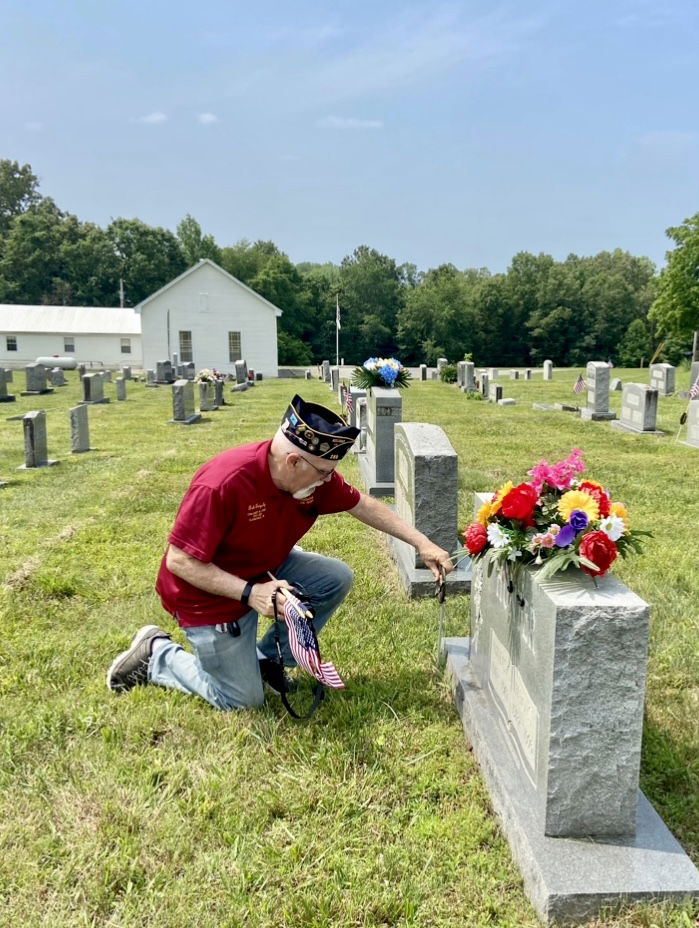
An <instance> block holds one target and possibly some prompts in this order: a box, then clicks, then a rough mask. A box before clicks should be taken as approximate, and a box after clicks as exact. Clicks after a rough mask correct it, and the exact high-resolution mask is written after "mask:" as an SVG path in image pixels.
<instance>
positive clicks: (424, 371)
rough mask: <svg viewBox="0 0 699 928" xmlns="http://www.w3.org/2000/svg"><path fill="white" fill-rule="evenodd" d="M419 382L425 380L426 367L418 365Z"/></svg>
mask: <svg viewBox="0 0 699 928" xmlns="http://www.w3.org/2000/svg"><path fill="white" fill-rule="evenodd" d="M420 380H427V365H426V364H421V365H420Z"/></svg>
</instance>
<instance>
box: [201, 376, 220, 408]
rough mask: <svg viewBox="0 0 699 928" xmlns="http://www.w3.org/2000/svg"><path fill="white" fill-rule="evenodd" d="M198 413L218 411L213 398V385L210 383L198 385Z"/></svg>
mask: <svg viewBox="0 0 699 928" xmlns="http://www.w3.org/2000/svg"><path fill="white" fill-rule="evenodd" d="M197 386H198V389H199V412H215V411H216V410H217V409H218V406H217V405H216V401H215V398H214V385H213V382H212V383H199V384H198V385H197Z"/></svg>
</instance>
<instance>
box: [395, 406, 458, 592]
mask: <svg viewBox="0 0 699 928" xmlns="http://www.w3.org/2000/svg"><path fill="white" fill-rule="evenodd" d="M394 436H395V439H394V441H395V500H396V512H397V513H398V515H399V516H401V518H402V519H404V520H405V521H406V522H407V523H408V525H411V526H413V527H414V528H416V529H417V530H418V531H419V532H422V533H423V534H424V535H427V537H428V538H429V539H430V540H431V541H433V542H435V544H438V545H440V547H442V548H444V550H446V551H453V550H454V549H455V548H457V547H458V537H457V516H458V508H459V505H458V489H459V475H458V458H457V455H456V452H455V451H454V449H453V447H452V446H451V443H450V442H449V439H448V438H447V436H446V434H445V433H444V431H443V430H442V429H441V428H440V427H439V426H438V425H428V424H427V423H424V422H402V423H400V422H399V423H398V424H396V426H395V429H394ZM389 546H390V549H391V554H392V556H393V559H394V560H395V562H396V565H397V567H398V574H399V576H400V580H401V583H402V585H403V589H404V590H405V591H406V593H407V594H408V595H409V596H411V597H416V596H433V595H434V577H433V575H432V571H431V570H429V568H427V567H426V566H425V563H424V561H423V560H422V558H420V557H419V555H418V554H417V552H416V550H415V548H413V546H412V545H409V544H407V543H406V542H404V541H400V540H399V539H397V538H392V537H390V536H389ZM470 566H471V565H470V560H468V561H466V563H464V564H463V566H461V567H460V568H457V569H456V570H454V571H452V573H450V574H448V576H447V585H448V587H449V589H450V590H452V591H453V592H459V593H467V592H468V591H469V589H470V579H471V571H470Z"/></svg>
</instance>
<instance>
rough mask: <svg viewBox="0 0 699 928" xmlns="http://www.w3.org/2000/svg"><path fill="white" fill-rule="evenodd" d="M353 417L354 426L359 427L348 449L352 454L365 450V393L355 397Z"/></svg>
mask: <svg viewBox="0 0 699 928" xmlns="http://www.w3.org/2000/svg"><path fill="white" fill-rule="evenodd" d="M352 389H354V387H353V388H352ZM354 417H355V418H354V427H355V428H356V429H359V436H358V438H357V440H356V441H355V443H354V444H353V445H352V448H351V449H350V450H351V451H352V452H353V453H354V454H359V453H360V452H361V453H364V452H365V451H366V394H364V395H363V396H358V397H357V399H356V401H355V404H354Z"/></svg>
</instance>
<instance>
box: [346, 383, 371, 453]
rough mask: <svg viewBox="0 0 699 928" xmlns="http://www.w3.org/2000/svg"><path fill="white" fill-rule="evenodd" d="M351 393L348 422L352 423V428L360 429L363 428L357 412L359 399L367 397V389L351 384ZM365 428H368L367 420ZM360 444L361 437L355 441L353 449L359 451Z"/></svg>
mask: <svg viewBox="0 0 699 928" xmlns="http://www.w3.org/2000/svg"><path fill="white" fill-rule="evenodd" d="M349 394H350V402H349V404H348V408H347V424H348V425H351V426H352V428H355V429H358V428H361V426H360V425H359V415H358V412H357V408H358V405H359V400H360V399H366V390H360V389H359V387H352V386H350V388H349ZM364 428H366V421H365V422H364ZM359 444H360V441H359V439H357V441H355V443H354V445H353V446H352V450H353V451H358V450H359Z"/></svg>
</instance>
